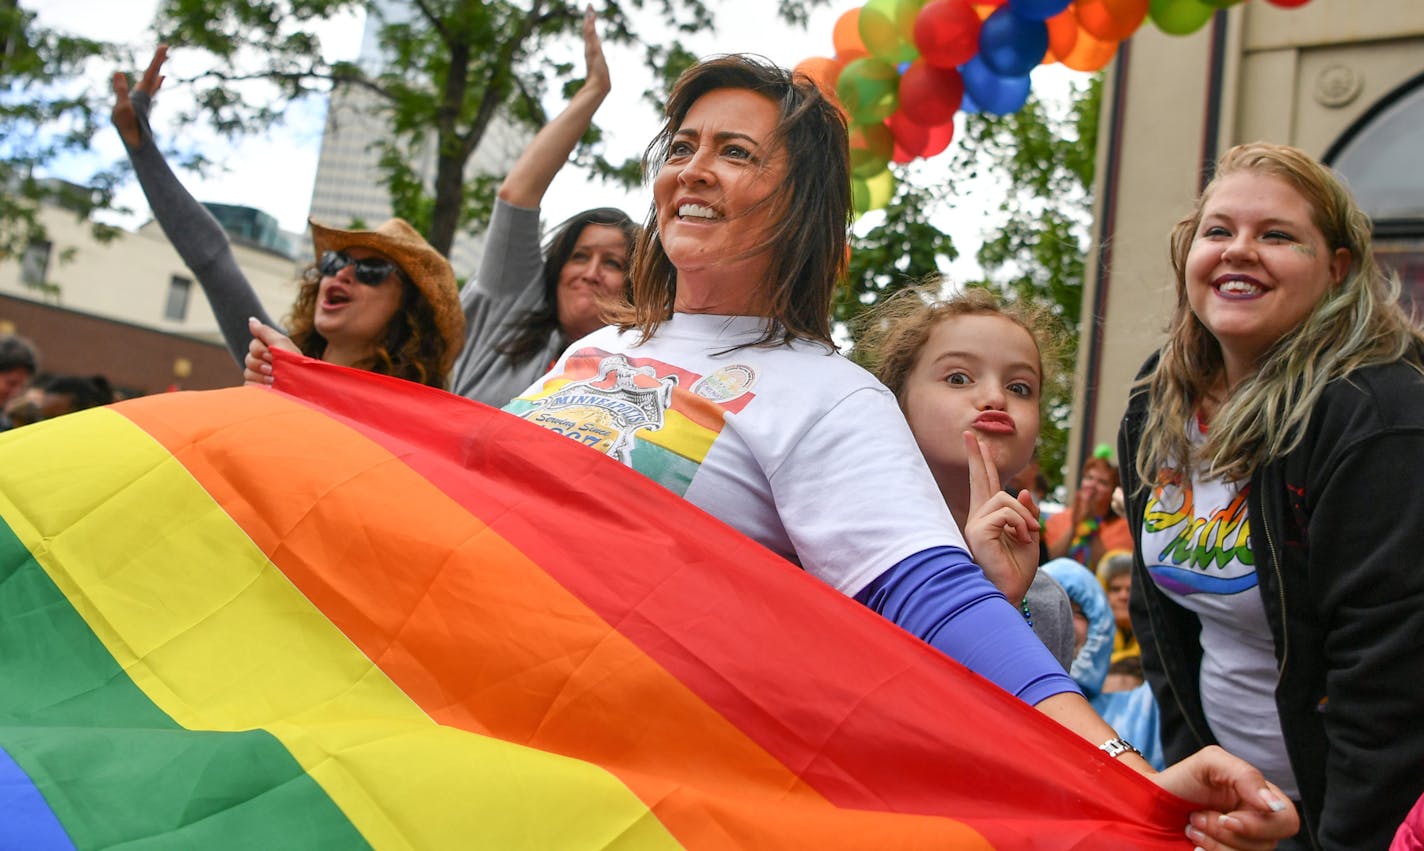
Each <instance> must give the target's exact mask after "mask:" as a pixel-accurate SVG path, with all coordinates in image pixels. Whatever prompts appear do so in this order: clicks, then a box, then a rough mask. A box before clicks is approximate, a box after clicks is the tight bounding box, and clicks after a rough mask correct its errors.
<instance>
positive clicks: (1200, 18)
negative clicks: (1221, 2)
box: [1147, 0, 1216, 35]
mask: <svg viewBox="0 0 1424 851" xmlns="http://www.w3.org/2000/svg"><path fill="white" fill-rule="evenodd" d="M1147 14H1148V16H1149V17H1151V18H1152V23H1154V24H1156V25H1157V29H1159V30H1161V31H1162V32H1164V33H1167V34H1168V35H1190V34H1192V33H1194V32H1196V31H1197V30H1199V29H1201V28H1202V26H1203V25H1204V24H1206V22H1207V21H1209V20H1211V16H1212V15H1214V14H1216V9H1215V8H1213V7H1212V5H1210V0H1151V2H1150V3H1149V4H1148V6H1147Z"/></svg>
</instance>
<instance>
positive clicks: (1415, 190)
mask: <svg viewBox="0 0 1424 851" xmlns="http://www.w3.org/2000/svg"><path fill="white" fill-rule="evenodd" d="M1421 140H1424V74H1420V75H1419V76H1417V77H1415V78H1414V79H1413V80H1410V81H1409V82H1408V83H1405V84H1404V85H1402V86H1400V87H1399V88H1397V89H1395V90H1394V91H1393V92H1391V93H1390V94H1389V95H1387V96H1385V97H1384V98H1383V99H1381V100H1380V101H1379V103H1376V104H1375V105H1374V106H1373V107H1371V108H1370V109H1369V110H1368V111H1367V112H1365V114H1364V115H1362V116H1361V117H1360V119H1359V120H1358V121H1356V122H1355V124H1354V125H1353V126H1352V127H1351V128H1350V129H1349V130H1347V131H1346V132H1345V134H1344V135H1342V136H1341V137H1340V139H1339V141H1337V142H1336V143H1335V144H1334V145H1333V146H1332V147H1331V149H1330V150H1329V151H1328V152H1327V153H1326V155H1325V161H1326V162H1327V163H1329V164H1330V165H1331V166H1333V167H1334V168H1335V170H1336V171H1338V172H1340V174H1341V175H1343V176H1344V177H1345V179H1346V180H1347V181H1349V183H1350V189H1351V190H1352V191H1353V192H1354V194H1355V198H1356V200H1358V201H1359V202H1360V206H1361V207H1363V208H1364V210H1365V212H1367V213H1369V214H1370V217H1371V218H1372V219H1374V224H1375V233H1374V238H1375V257H1376V259H1378V260H1379V262H1380V263H1382V264H1383V265H1385V266H1387V267H1388V268H1390V269H1392V270H1394V271H1396V272H1398V273H1399V277H1400V278H1401V280H1403V282H1404V295H1405V298H1406V299H1407V300H1409V301H1411V302H1412V303H1413V305H1414V308H1415V311H1416V314H1424V168H1421V167H1420V166H1419V150H1420V143H1421Z"/></svg>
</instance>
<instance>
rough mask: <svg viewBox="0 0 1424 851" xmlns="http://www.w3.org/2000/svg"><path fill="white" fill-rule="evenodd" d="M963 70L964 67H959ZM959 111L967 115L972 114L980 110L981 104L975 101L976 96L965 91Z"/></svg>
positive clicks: (960, 101)
mask: <svg viewBox="0 0 1424 851" xmlns="http://www.w3.org/2000/svg"><path fill="white" fill-rule="evenodd" d="M959 70H960V71H961V72H962V71H963V70H964V69H963V68H960V69H959ZM959 111H960V112H962V113H964V114H965V115H972V114H974V113H976V112H978V111H979V104H977V103H975V102H974V98H972V97H970V96H969V92H965V93H964V97H962V98H960V99H959Z"/></svg>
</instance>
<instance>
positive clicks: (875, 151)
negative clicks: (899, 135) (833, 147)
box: [850, 124, 895, 179]
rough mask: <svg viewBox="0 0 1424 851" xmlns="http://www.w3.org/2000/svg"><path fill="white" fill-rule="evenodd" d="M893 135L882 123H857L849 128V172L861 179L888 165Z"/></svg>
mask: <svg viewBox="0 0 1424 851" xmlns="http://www.w3.org/2000/svg"><path fill="white" fill-rule="evenodd" d="M894 154H895V136H894V134H892V133H891V132H890V128H889V127H886V126H885V125H884V124H857V125H856V126H854V127H852V128H850V173H851V174H853V175H855V176H856V177H859V178H861V179H865V178H869V177H874V176H875V175H877V174H879V173H880V172H882V171H884V170H885V169H886V167H888V166H889V165H890V157H892V156H893V155H894Z"/></svg>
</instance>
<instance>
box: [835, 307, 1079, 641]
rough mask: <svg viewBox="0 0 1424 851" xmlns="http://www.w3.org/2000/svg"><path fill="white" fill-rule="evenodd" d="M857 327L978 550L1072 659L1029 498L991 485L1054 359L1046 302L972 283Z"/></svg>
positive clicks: (1029, 417)
mask: <svg viewBox="0 0 1424 851" xmlns="http://www.w3.org/2000/svg"><path fill="white" fill-rule="evenodd" d="M864 327H865V330H864V332H863V333H862V335H861V340H860V346H861V348H862V351H863V352H864V353H865V354H866V356H867V357H868V358H869V359H870V361H871V363H872V366H873V371H874V372H875V375H876V377H877V378H879V379H880V380H881V381H882V382H883V383H884V384H885V386H887V387H889V388H890V390H891V392H893V393H894V394H895V398H896V399H898V400H899V402H900V408H901V410H903V411H904V413H905V418H906V420H908V421H909V424H910V430H911V431H912V432H914V435H915V441H916V442H917V443H918V444H919V447H920V451H921V452H922V453H923V454H924V456H925V460H926V461H928V462H929V466H930V471H931V472H932V473H933V474H934V477H935V482H936V484H938V485H939V490H940V493H941V494H942V495H943V496H944V501H945V503H946V504H947V505H948V506H949V510H950V513H951V514H953V515H954V520H955V522H956V523H958V524H959V526H960V528H961V529H963V530H964V536H965V538H966V540H967V541H968V543H969V548H970V550H971V552H972V553H973V555H974V557H975V559H976V560H977V561H978V562H979V564H980V566H981V567H983V568H984V571H985V573H986V574H988V576H989V579H990V580H991V581H992V582H993V583H994V584H995V586H997V587H998V588H999V590H1001V591H1003V592H1004V594H1005V595H1006V596H1008V598H1009V599H1010V601H1012V602H1015V603H1020V604H1021V605H1022V607H1023V611H1024V614H1025V617H1027V618H1028V619H1029V620H1030V622H1032V623H1033V625H1034V629H1035V631H1036V632H1038V633H1039V636H1040V637H1041V638H1043V639H1044V643H1045V644H1047V645H1048V646H1049V648H1050V649H1053V650H1054V652H1055V655H1058V652H1059V651H1058V649H1057V645H1058V644H1060V643H1066V646H1067V648H1068V649H1067V653H1066V659H1067V660H1068V661H1069V662H1071V661H1072V658H1073V652H1072V640H1073V627H1072V622H1071V620H1070V619H1068V618H1062V617H1061V616H1055V615H1053V614H1052V612H1051V611H1049V610H1048V609H1047V607H1048V606H1050V605H1051V606H1054V607H1055V608H1056V607H1058V606H1063V607H1064V608H1066V607H1067V598H1066V596H1065V595H1064V593H1063V590H1062V589H1061V588H1057V587H1056V586H1055V585H1054V583H1053V581H1052V580H1051V579H1050V578H1048V577H1047V576H1043V577H1041V578H1039V577H1038V576H1037V570H1038V565H1039V562H1040V560H1041V555H1042V553H1041V551H1040V548H1039V540H1040V528H1039V522H1038V508H1037V505H1036V504H1035V503H1034V500H1033V497H1032V495H1031V494H1029V492H1028V491H1026V490H1025V491H1020V492H1019V494H1018V495H1017V496H1013V495H1010V494H1008V493H1005V492H1004V491H1003V490H1002V489H1000V487H999V482H1003V481H1008V480H1009V479H1011V478H1013V477H1014V476H1015V475H1017V474H1018V473H1019V472H1020V471H1022V470H1023V469H1024V468H1026V467H1027V466H1028V464H1029V462H1030V461H1031V460H1032V459H1033V450H1034V445H1035V444H1036V443H1037V442H1038V431H1039V418H1040V416H1041V414H1042V412H1041V410H1040V408H1041V401H1042V396H1043V387H1044V384H1045V380H1046V379H1050V378H1051V376H1048V375H1046V374H1045V364H1046V363H1047V364H1049V365H1055V364H1056V363H1057V362H1058V361H1059V360H1060V357H1059V354H1058V350H1059V348H1061V347H1060V346H1059V345H1058V343H1057V340H1058V337H1057V336H1056V335H1055V334H1054V332H1053V331H1052V330H1051V325H1050V324H1049V322H1048V316H1047V314H1046V311H1042V310H1038V309H1034V308H1031V307H1027V306H1024V305H1001V304H1000V303H999V302H998V300H997V299H996V298H995V297H994V296H993V295H992V294H990V293H989V292H987V291H985V290H980V289H972V290H969V291H967V292H965V293H963V294H960V295H957V296H955V297H953V298H950V299H948V300H943V301H937V300H934V299H933V297H932V296H930V295H929V294H928V293H926V292H924V291H922V290H907V291H904V292H902V293H899V294H897V295H896V296H894V297H892V298H891V299H889V300H888V301H886V302H885V303H884V304H883V305H882V306H880V307H879V308H877V309H876V310H875V312H874V313H873V314H872V315H871V317H870V318H869V320H868V322H866V323H865V326H864ZM1041 346H1045V347H1047V348H1048V351H1049V357H1048V358H1046V359H1045V358H1044V356H1043V350H1042V349H1041V348H1040V347H1041ZM1021 601H1022V602H1021ZM1070 618H1071V615H1070ZM1062 658H1064V657H1062V656H1060V659H1062ZM1065 667H1067V665H1066V664H1065Z"/></svg>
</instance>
